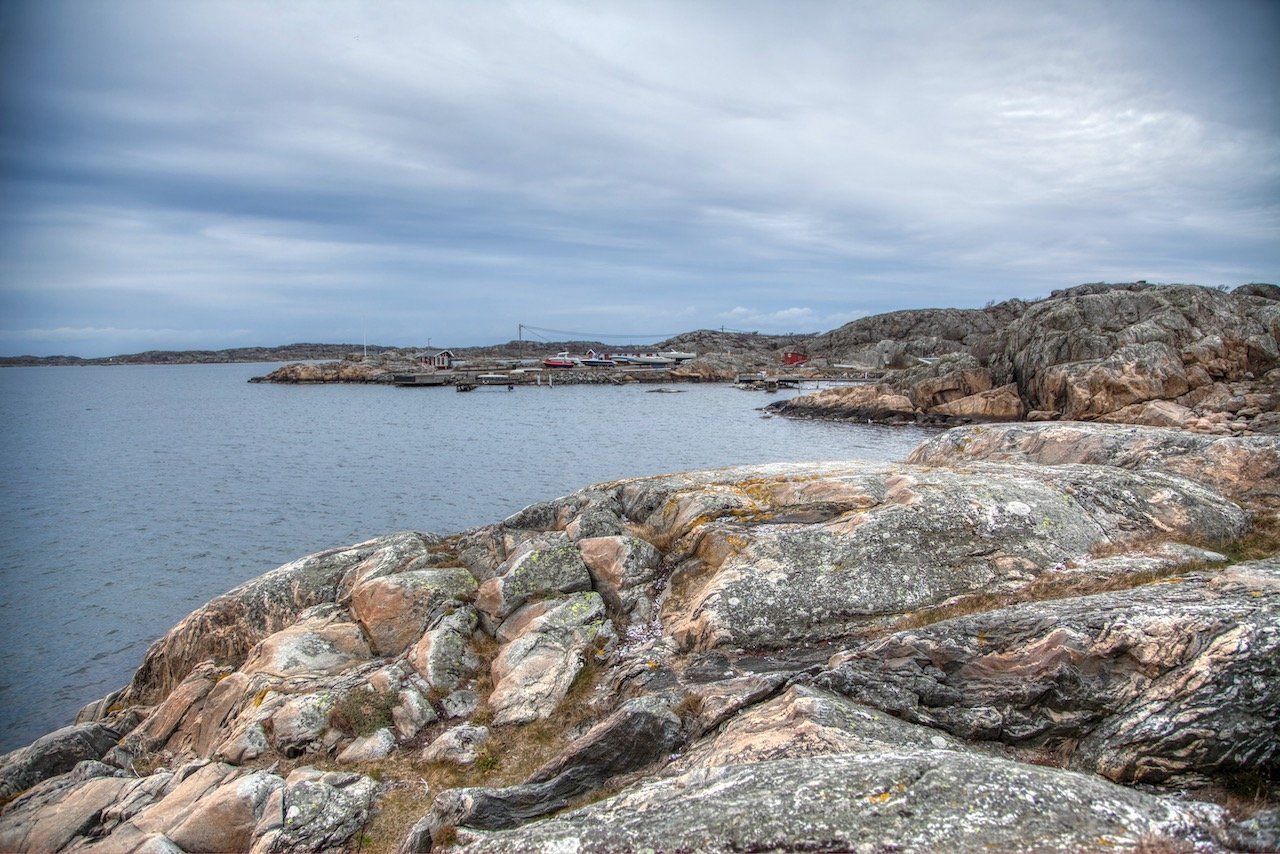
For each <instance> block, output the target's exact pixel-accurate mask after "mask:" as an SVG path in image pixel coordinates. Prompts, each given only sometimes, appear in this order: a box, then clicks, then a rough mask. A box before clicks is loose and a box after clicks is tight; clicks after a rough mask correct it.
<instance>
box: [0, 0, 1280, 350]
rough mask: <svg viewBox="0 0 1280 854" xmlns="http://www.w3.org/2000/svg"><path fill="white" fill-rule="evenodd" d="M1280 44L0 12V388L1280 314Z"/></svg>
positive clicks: (680, 20) (965, 29)
mask: <svg viewBox="0 0 1280 854" xmlns="http://www.w3.org/2000/svg"><path fill="white" fill-rule="evenodd" d="M1276 45H1280V2H1275V1H1274V0H1247V2H1231V0H1215V2H1212V3H1209V2H1202V0H1195V2H1182V0H1158V2H1140V1H1139V0H1133V2H1125V0H1109V1H1108V2H1090V0H1071V2H1052V0H1044V2H1041V1H1040V0H1038V1H1037V2H1025V0H1012V2H982V0H960V2H952V1H951V0H947V2H914V1H913V0H893V2H889V0H885V2H873V0H847V2H818V1H817V0H794V1H791V0H789V1H788V2H783V0H776V2H753V0H732V2H731V0H678V2H663V0H634V2H632V1H631V0H616V1H615V2H604V0H596V2H586V0H582V1H581V2H537V0H530V2H511V3H506V2H500V0H484V2H472V0H468V1H467V2H437V0H417V2H395V0H381V1H380V2H344V0H327V2H291V1H290V0H273V2H265V0H263V1H262V2H224V0H198V2H197V0H157V2H136V1H135V0H110V2H107V0H102V2H93V0H76V1H75V2H71V0H30V2H28V1H27V0H0V355H18V354H33V355H51V354H71V355H80V356H86V357H92V356H104V355H112V354H118V353H130V352H137V351H141V350H149V349H193V348H210V349H218V348H224V347H243V346H270V345H275V344H285V343H291V342H298V341H312V342H334V343H337V342H343V343H358V342H360V341H362V340H364V341H368V343H371V344H375V343H376V344H385V345H394V346H428V345H430V346H433V347H450V346H458V347H461V346H468V345H476V344H486V343H497V342H503V341H507V340H511V339H514V338H516V337H518V335H520V334H524V335H525V337H532V338H535V339H536V338H537V337H538V336H539V335H541V336H544V337H548V338H557V337H558V338H569V337H584V338H598V339H601V340H605V341H607V342H613V341H617V342H619V343H622V342H623V341H626V340H635V341H643V342H651V341H655V340H658V339H660V338H663V337H666V336H667V335H670V334H674V333H678V332H683V331H688V330H692V329H699V328H721V327H724V328H728V329H737V330H758V331H761V332H773V333H785V332H816V331H825V330H828V329H832V328H835V327H838V326H840V325H841V324H843V323H846V322H848V321H850V320H853V319H856V318H858V317H861V316H864V315H867V314H876V313H880V312H884V311H893V310H897V309H904V308H922V307H942V306H955V307H980V306H982V305H985V304H987V303H989V302H991V301H999V300H1003V299H1008V298H1011V297H1022V298H1038V297H1042V296H1046V295H1047V294H1048V293H1049V292H1050V291H1052V290H1054V289H1057V288H1063V287H1070V286H1072V285H1075V284H1080V283H1084V282H1097V281H1134V280H1138V279H1145V280H1148V281H1152V282H1192V283H1198V284H1204V285H1211V286H1217V285H1224V284H1225V285H1228V286H1233V287H1234V286H1235V285H1238V284H1242V283H1245V282H1254V281H1267V282H1277V281H1280V94H1278V92H1280V86H1277V81H1280V51H1278V50H1277V49H1276ZM521 325H524V326H532V327H537V328H538V329H540V330H552V331H551V332H547V331H543V332H537V333H521V330H520V326H521ZM562 332H563V333H574V334H573V335H560V334H559V333H562Z"/></svg>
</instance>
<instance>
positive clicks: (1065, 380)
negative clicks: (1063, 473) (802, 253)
mask: <svg viewBox="0 0 1280 854" xmlns="http://www.w3.org/2000/svg"><path fill="white" fill-rule="evenodd" d="M890 320H892V321H893V322H892V323H889V322H888V321H890ZM886 332H892V333H893V334H894V335H895V336H896V339H895V340H892V341H890V340H886V341H883V342H881V345H883V346H881V347H880V349H881V350H886V348H887V349H893V348H895V347H896V348H898V351H901V350H902V348H904V347H905V348H907V350H908V351H910V352H913V353H918V354H922V355H930V356H931V359H929V360H927V361H929V362H930V363H929V364H927V365H920V364H917V365H916V367H912V368H908V369H905V370H900V371H897V372H894V373H891V374H890V375H889V376H888V377H886V379H885V380H884V381H883V382H880V383H876V384H874V385H866V386H857V387H852V388H834V389H827V390H824V391H820V392H818V393H816V394H812V395H806V396H804V397H798V398H794V399H793V400H791V401H788V402H786V403H783V404H779V405H778V407H777V408H778V409H780V410H781V411H782V412H783V413H785V414H788V415H795V416H801V417H818V418H838V419H856V420H872V421H890V422H894V421H897V422H902V421H910V422H921V423H932V424H943V425H956V424H965V423H970V422H999V421H1021V420H1029V421H1056V420H1076V421H1103V422H1115V423H1125V424H1143V425H1148V426H1154V427H1176V428H1180V429H1186V430H1191V431H1195V432H1201V433H1211V434H1216V435H1232V434H1235V435H1245V436H1248V435H1254V434H1271V435H1276V434H1280V393H1278V392H1277V389H1280V345H1278V344H1277V339H1280V288H1277V287H1276V286H1274V285H1245V286H1242V287H1240V288H1237V289H1236V290H1235V291H1233V292H1231V293H1226V292H1223V291H1219V290H1215V289H1212V288H1202V287H1197V286H1194V285H1170V286H1156V285H1147V284H1145V283H1139V284H1134V285H1082V286H1080V287H1077V288H1070V289H1068V290H1065V291H1057V292H1055V293H1053V294H1052V295H1050V296H1049V297H1048V298H1047V299H1044V300H1040V301H1037V302H1034V303H1022V302H1010V303H1001V304H1000V305H998V306H994V307H992V308H989V309H986V310H981V311H979V310H974V311H968V312H960V311H956V310H949V311H932V310H931V311H916V312H897V313H894V314H892V315H884V316H881V317H880V318H865V319H863V320H861V321H855V322H854V323H852V324H849V325H848V327H845V328H842V329H840V330H836V331H834V332H831V333H828V334H827V335H826V336H824V339H825V344H823V343H821V342H819V343H815V347H819V348H821V347H825V348H826V349H827V350H829V351H831V352H832V354H833V356H842V357H843V358H846V359H848V358H853V357H857V356H858V355H859V354H861V355H863V356H864V357H865V353H863V352H862V351H860V350H857V349H856V348H857V347H858V346H859V345H862V346H866V345H867V344H869V342H870V341H871V339H872V338H874V337H875V336H876V335H879V334H885V333H886ZM877 346H880V345H877ZM899 360H900V361H903V362H913V363H915V362H917V361H918V360H917V359H915V358H910V357H908V356H906V355H904V354H903V353H901V352H899Z"/></svg>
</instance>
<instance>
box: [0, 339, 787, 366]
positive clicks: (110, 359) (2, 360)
mask: <svg viewBox="0 0 1280 854" xmlns="http://www.w3.org/2000/svg"><path fill="white" fill-rule="evenodd" d="M807 337H808V336H803V335H761V334H759V333H755V332H750V333H745V332H744V333H724V332H720V331H713V330H697V331H694V332H686V333H683V334H681V335H678V336H676V337H675V338H670V339H667V340H666V341H660V342H658V343H657V344H605V343H603V342H600V341H508V342H507V343H505V344H490V345H484V346H480V347H450V348H448V349H450V350H452V351H453V352H454V353H456V354H458V355H459V356H463V357H479V356H489V357H495V358H517V357H520V356H526V357H530V358H532V357H535V356H537V357H541V356H545V355H547V354H548V353H558V352H560V351H562V350H563V351H568V352H571V353H585V352H586V351H587V350H588V349H592V350H596V351H598V352H614V353H628V352H640V353H643V352H649V351H654V350H691V351H693V352H698V353H702V352H720V351H726V350H733V351H734V352H746V351H753V350H772V349H777V348H780V347H784V346H788V347H789V346H792V345H793V344H795V343H798V342H802V341H803V340H805V339H806V338H807ZM440 349H442V348H439V347H432V348H426V347H387V346H383V345H381V344H379V345H374V344H370V345H368V347H367V348H366V346H365V345H363V344H284V345H282V346H279V347H236V348H232V349H228V350H147V351H146V352H143V353H127V354H123V355H119V356H104V357H102V358H96V359H84V358H81V357H79V356H0V367H14V366H33V365H194V364H209V363H214V364H216V363H224V362H302V361H311V360H333V359H342V358H344V357H346V356H348V355H350V354H352V353H363V352H366V351H367V352H368V353H369V354H370V355H379V354H382V353H386V352H391V351H395V352H399V353H409V352H419V351H420V352H438V351H439V350H440Z"/></svg>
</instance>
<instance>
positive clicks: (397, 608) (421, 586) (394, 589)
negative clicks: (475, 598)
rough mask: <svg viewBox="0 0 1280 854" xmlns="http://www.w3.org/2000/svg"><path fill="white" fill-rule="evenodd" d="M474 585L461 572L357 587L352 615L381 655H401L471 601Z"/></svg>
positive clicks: (419, 573) (429, 572)
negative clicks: (426, 633)
mask: <svg viewBox="0 0 1280 854" xmlns="http://www.w3.org/2000/svg"><path fill="white" fill-rule="evenodd" d="M475 589H476V581H475V579H474V578H472V577H471V573H469V572H467V571H466V570H465V569H461V568H452V569H445V568H440V569H422V570H410V571H407V572H399V573H396V574H394V575H384V576H380V577H378V578H373V579H369V580H367V581H363V582H361V583H360V584H357V585H356V586H355V587H354V588H353V589H352V591H351V612H352V614H353V615H354V616H355V618H356V620H357V621H358V622H359V623H360V625H361V626H362V627H363V628H364V630H365V633H366V634H367V635H368V637H369V640H370V644H371V646H372V647H373V649H374V651H375V652H377V653H378V654H379V655H385V656H390V655H399V654H400V653H401V652H404V650H405V649H406V648H407V647H408V646H409V645H410V644H411V643H413V642H414V641H416V640H417V639H418V638H419V637H421V636H422V633H423V631H425V630H426V629H430V628H433V627H434V626H435V625H436V623H438V622H439V621H440V619H441V618H442V617H444V616H445V615H447V614H448V613H450V612H452V611H453V610H454V609H455V608H457V607H458V606H460V605H461V604H463V603H465V602H466V601H468V600H469V599H470V598H472V594H474V592H475Z"/></svg>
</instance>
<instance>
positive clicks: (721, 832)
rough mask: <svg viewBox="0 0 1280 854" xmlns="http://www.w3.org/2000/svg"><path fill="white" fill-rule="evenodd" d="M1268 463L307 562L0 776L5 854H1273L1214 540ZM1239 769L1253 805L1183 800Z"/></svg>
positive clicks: (1095, 462) (1172, 436) (1271, 452)
mask: <svg viewBox="0 0 1280 854" xmlns="http://www.w3.org/2000/svg"><path fill="white" fill-rule="evenodd" d="M970 380H972V381H964V382H952V381H951V380H947V381H946V382H942V383H935V384H934V385H933V387H932V391H930V392H929V395H930V399H932V400H944V403H942V404H940V405H949V404H952V403H954V402H956V401H957V400H963V399H964V398H966V397H968V396H970V395H969V394H961V395H960V396H959V397H954V395H956V394H960V393H961V392H967V391H969V390H970V389H973V388H975V387H977V386H980V385H981V382H980V380H975V379H973V378H970ZM997 389H998V387H994V388H991V389H985V390H979V391H977V392H973V393H976V394H983V393H986V392H990V391H994V390H997ZM922 393H923V392H922ZM948 397H951V398H952V399H950V400H945V399H946V398H948ZM909 402H910V401H909ZM1277 472H1280V440H1277V439H1274V438H1271V437H1249V438H1232V437H1214V436H1207V435H1196V434H1190V433H1187V432H1185V431H1177V430H1159V429H1154V428H1137V427H1129V426H1120V425H1098V424H1063V423H1046V424H1025V423H1015V424H1004V425H988V426H973V427H968V428H963V429H957V430H954V431H950V432H948V433H944V434H940V435H939V436H938V437H936V438H935V439H934V440H931V441H930V442H928V443H926V444H925V445H924V446H922V447H921V448H919V449H918V450H917V451H916V452H915V453H914V454H913V455H912V457H911V458H910V460H909V461H907V462H904V463H900V464H872V463H858V462H827V463H789V464H770V465H756V466H742V467H737V468H729V469H721V470H716V471H702V472H683V473H678V474H670V475H663V476H657V477H646V478H633V479H628V480H622V481H616V482H611V483H603V484H597V485H594V486H591V487H588V488H586V489H583V490H581V491H579V492H576V493H573V494H571V495H568V496H564V497H561V498H558V499H555V500H552V501H547V502H543V503H540V504H535V505H532V506H530V507H528V508H525V509H524V510H522V511H521V512H519V513H517V514H515V515H513V516H511V517H510V518H508V519H506V520H503V521H501V522H498V523H495V524H493V525H489V526H485V527H483V528H478V529H475V530H472V531H467V532H463V533H460V534H456V535H450V536H440V535H434V534H421V533H416V532H404V533H400V534H393V535H389V536H385V537H379V538H376V539H372V540H368V541H366V542H363V543H359V544H356V545H354V546H349V547H343V548H337V549H331V550H328V551H326V552H321V553H319V554H316V555H311V556H308V557H305V558H301V559H299V560H297V561H293V562H292V563H289V564H286V565H285V566H283V567H280V568H279V569H277V570H274V571H272V572H270V573H267V574H266V575H264V576H261V577H260V578H257V579H254V580H252V581H250V582H247V583H246V584H244V585H241V586H240V587H238V588H236V589H235V590H233V591H230V592H229V593H227V594H225V595H223V596H221V597H218V598H216V599H214V600H213V601H211V602H210V603H208V604H207V605H205V606H204V607H202V608H200V609H197V610H196V611H195V612H193V613H192V614H191V615H189V616H188V617H187V618H185V619H184V620H182V621H181V622H179V623H178V625H176V626H175V627H174V628H173V629H172V630H171V631H170V632H169V633H167V634H166V636H165V637H163V638H161V639H160V640H158V641H157V642H156V643H155V644H153V646H152V647H151V648H150V649H149V650H148V652H147V655H146V657H145V660H144V662H143V663H142V666H141V667H140V668H139V670H138V672H137V674H136V675H135V677H134V679H133V681H132V682H131V684H130V685H129V686H127V687H126V688H124V689H123V690H122V691H120V692H116V693H115V694H113V695H112V696H111V697H109V698H104V700H103V701H102V702H99V703H94V704H90V705H89V706H86V708H85V710H84V711H83V712H82V717H83V718H84V720H83V721H82V722H81V723H80V724H79V725H78V726H77V727H75V728H74V729H71V730H63V731H59V732H58V733H54V734H51V735H50V736H46V737H45V739H41V740H39V741H37V742H36V743H35V744H33V745H32V746H30V747H28V748H24V749H23V750H20V751H16V752H15V753H12V754H9V755H7V756H5V757H2V758H0V792H3V793H4V795H3V797H4V799H5V800H6V801H7V803H5V804H4V805H3V806H0V848H4V849H5V850H15V851H37V850H39V851H44V850H48V851H60V850H89V851H94V850H100V851H117V850H164V851H170V852H173V851H195V850H209V851H212V850H251V851H258V852H272V851H329V850H340V849H345V848H350V847H353V846H355V845H356V844H357V836H358V835H360V836H359V842H358V844H359V845H360V847H361V848H362V849H364V850H370V849H372V850H403V851H426V850H435V849H436V848H439V847H441V846H444V845H446V844H448V845H452V846H456V847H458V848H460V849H461V850H475V851H480V850H484V851H490V850H494V851H503V850H513V851H514V850H521V851H523V850H530V849H541V848H546V847H548V846H550V847H557V848H558V847H565V848H566V849H567V848H573V849H574V850H582V851H613V850H632V849H635V848H637V847H647V848H654V849H665V850H674V849H682V848H696V849H699V850H704V849H705V850H739V849H744V848H745V849H773V848H777V849H795V848H804V847H812V848H823V847H827V848H832V847H834V848H852V847H856V846H858V845H862V844H865V843H867V841H868V840H878V841H877V842H876V843H875V844H877V845H881V844H882V845H885V846H890V847H901V848H904V849H928V850H937V849H938V848H942V847H947V846H951V847H957V848H959V849H960V850H974V849H978V848H982V849H984V850H988V849H990V850H1007V851H1027V850H1036V851H1041V850H1062V851H1068V850H1079V849H1081V848H1095V847H1107V848H1110V849H1116V850H1135V851H1136V850H1150V849H1151V848H1152V847H1155V848H1161V849H1164V848H1177V847H1179V846H1186V845H1192V846H1194V847H1195V848H1196V850H1203V851H1232V850H1255V849H1259V848H1261V849H1268V848H1270V849H1274V848H1276V847H1277V846H1280V833H1277V831H1276V822H1274V821H1273V820H1271V819H1270V818H1269V816H1271V815H1272V813H1271V812H1268V810H1275V808H1276V798H1275V794H1274V792H1273V791H1272V790H1271V789H1270V788H1268V787H1269V785H1270V784H1268V783H1266V782H1265V781H1266V780H1268V779H1269V778H1270V777H1271V776H1272V775H1273V773H1274V769H1275V768H1276V767H1277V762H1278V760H1280V753H1278V748H1277V745H1280V555H1276V554H1272V555H1271V556H1269V557H1265V558H1262V559H1258V560H1252V561H1244V562H1236V563H1232V562H1231V560H1230V558H1229V557H1228V556H1227V555H1226V553H1225V552H1220V551H1215V550H1214V549H1215V548H1221V549H1227V548H1229V547H1231V546H1232V545H1233V544H1236V543H1239V542H1240V541H1241V540H1242V539H1244V538H1247V537H1249V536H1250V532H1251V530H1252V529H1253V526H1255V525H1258V524H1260V520H1263V519H1264V517H1265V516H1266V514H1269V513H1271V512H1273V511H1274V509H1275V508H1276V505H1277V497H1278V496H1277V491H1276V490H1277V487H1276V482H1277V480H1278V479H1280V478H1277ZM1206 546H1208V547H1206ZM1273 551H1274V549H1273ZM82 736H83V737H82ZM66 745H70V747H69V748H68V749H64V746H66ZM1243 779H1254V780H1257V781H1259V782H1258V785H1259V786H1260V788H1259V789H1258V798H1259V800H1258V802H1257V804H1256V806H1257V807H1258V808H1259V810H1260V811H1259V812H1257V813H1256V814H1254V815H1251V814H1249V813H1240V812H1239V809H1240V805H1239V803H1238V802H1236V803H1233V802H1230V801H1226V803H1228V804H1230V805H1231V806H1232V809H1235V810H1237V812H1236V813H1231V812H1229V811H1228V810H1227V809H1224V808H1223V807H1222V806H1219V805H1214V804H1211V803H1206V802H1202V801H1197V800H1194V799H1193V798H1194V797H1197V796H1199V797H1202V798H1209V797H1212V796H1214V792H1215V791H1222V790H1226V789H1228V788H1230V787H1231V786H1236V785H1239V781H1240V780H1243ZM1188 792H1191V793H1192V794H1190V795H1188ZM410 793H412V794H410ZM606 796H607V797H606ZM601 798H604V799H601ZM1220 800H1221V799H1220ZM575 804H576V805H577V806H574V805H575ZM584 804H585V805H584ZM747 816H749V819H744V817H747Z"/></svg>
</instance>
